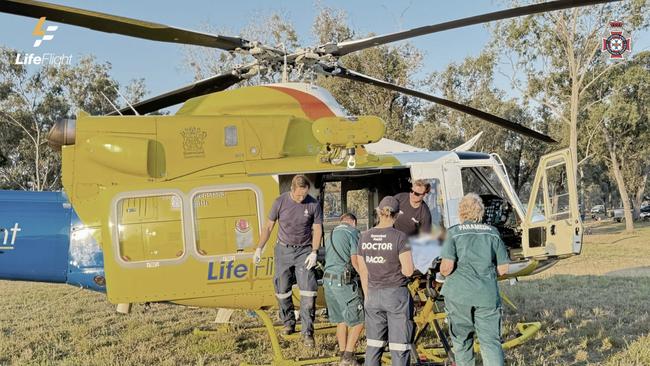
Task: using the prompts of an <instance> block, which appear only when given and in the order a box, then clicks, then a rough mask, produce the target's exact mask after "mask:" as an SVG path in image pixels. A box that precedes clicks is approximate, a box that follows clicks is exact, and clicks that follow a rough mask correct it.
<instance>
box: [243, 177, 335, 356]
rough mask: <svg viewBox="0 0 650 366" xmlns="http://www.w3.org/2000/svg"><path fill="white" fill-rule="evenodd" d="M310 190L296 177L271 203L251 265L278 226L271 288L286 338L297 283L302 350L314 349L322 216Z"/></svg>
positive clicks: (291, 325) (292, 319)
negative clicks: (294, 288)
mask: <svg viewBox="0 0 650 366" xmlns="http://www.w3.org/2000/svg"><path fill="white" fill-rule="evenodd" d="M309 188H310V183H309V180H307V177H305V176H304V175H296V176H295V177H293V180H292V181H291V191H289V192H286V193H283V194H281V195H280V196H279V197H278V198H277V199H276V200H275V202H273V206H271V211H270V213H269V216H268V220H266V223H265V224H264V227H263V228H262V232H261V234H260V241H259V244H258V246H257V249H256V250H255V254H254V256H253V261H254V262H255V263H256V264H257V263H259V262H260V261H261V258H262V251H263V250H264V246H265V245H266V242H267V241H268V240H269V237H270V235H271V231H272V230H273V228H274V227H275V223H276V222H277V223H278V226H279V229H278V242H277V243H276V245H275V252H274V256H275V266H274V267H275V275H274V277H273V284H274V287H275V296H276V297H277V299H278V303H279V306H280V318H281V319H282V322H283V323H284V328H283V329H282V333H283V334H285V335H289V334H291V333H293V332H294V331H295V326H296V318H295V315H294V306H293V300H292V299H291V295H292V290H291V287H292V286H293V285H294V283H295V282H297V283H298V288H299V289H300V319H301V323H302V329H301V333H302V340H303V344H304V345H305V346H308V347H313V346H314V345H315V341H314V318H315V315H316V312H315V302H316V294H317V291H318V283H317V282H316V273H315V271H314V267H315V266H316V257H317V254H316V253H317V251H318V248H319V247H320V241H321V237H322V234H323V227H322V226H323V213H322V211H321V207H320V204H319V203H318V201H317V200H316V199H315V198H314V197H312V196H310V195H309V194H308V192H309Z"/></svg>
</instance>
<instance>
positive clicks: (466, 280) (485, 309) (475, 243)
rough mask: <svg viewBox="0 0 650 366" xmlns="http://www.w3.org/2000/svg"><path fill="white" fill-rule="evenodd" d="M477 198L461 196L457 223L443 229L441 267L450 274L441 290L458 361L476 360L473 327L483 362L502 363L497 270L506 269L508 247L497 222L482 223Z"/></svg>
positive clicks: (495, 365) (459, 363)
mask: <svg viewBox="0 0 650 366" xmlns="http://www.w3.org/2000/svg"><path fill="white" fill-rule="evenodd" d="M483 212H484V207H483V202H482V201H481V198H480V197H479V196H478V195H476V194H474V193H470V194H468V195H466V196H465V197H463V199H462V200H461V201H460V207H459V210H458V216H459V221H460V222H461V224H459V225H455V226H452V227H451V228H449V230H448V231H447V238H446V239H445V242H444V244H443V247H442V263H441V267H440V273H442V275H444V276H448V277H447V279H446V281H445V284H444V286H443V287H442V294H443V295H444V296H445V309H446V311H447V318H448V320H449V331H450V333H451V340H452V343H453V352H454V357H455V361H456V365H457V366H467V365H474V351H473V344H474V332H476V335H477V336H478V341H479V343H480V345H481V358H482V359H483V365H485V366H499V365H503V362H504V361H503V349H502V348H501V301H500V298H499V287H498V285H497V274H498V275H499V276H500V275H503V274H505V273H507V272H508V262H509V259H508V252H507V251H506V247H505V245H504V244H503V241H502V240H501V237H500V236H499V232H498V231H497V229H496V228H494V227H492V226H490V225H485V224H482V223H481V220H482V218H483Z"/></svg>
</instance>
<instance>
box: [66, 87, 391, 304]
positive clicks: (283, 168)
mask: <svg viewBox="0 0 650 366" xmlns="http://www.w3.org/2000/svg"><path fill="white" fill-rule="evenodd" d="M330 107H331V106H328V104H326V103H324V102H323V101H321V100H320V99H318V98H316V97H315V96H313V95H310V94H309V93H306V92H304V91H300V90H296V89H291V88H285V87H282V86H271V87H251V88H242V89H238V90H232V91H227V92H222V93H215V94H211V95H206V96H203V97H199V98H195V99H192V100H190V101H188V102H186V104H185V105H184V107H183V108H182V109H181V110H179V112H178V113H177V114H176V115H174V116H136V117H90V116H87V115H85V114H80V116H79V118H78V120H77V124H76V125H77V130H76V144H75V145H70V146H64V147H63V152H62V157H63V175H64V176H63V184H64V187H65V189H66V191H67V192H68V195H69V197H70V200H71V202H72V204H73V205H74V208H75V210H76V212H77V213H78V215H79V217H80V218H81V220H82V221H83V222H84V223H85V224H87V225H93V226H101V232H100V233H98V235H97V237H96V239H97V240H98V241H99V242H100V245H101V246H102V248H103V252H104V264H105V271H106V279H107V293H108V297H109V300H110V301H111V302H113V303H130V302H142V301H173V302H177V303H183V304H193V305H202V306H216V307H220V306H221V307H239V308H262V307H269V306H273V305H275V304H276V300H275V296H274V290H273V283H272V276H273V273H274V268H273V249H274V245H275V240H276V239H275V238H276V233H275V231H274V232H273V233H272V237H271V239H270V240H269V242H268V245H267V248H266V250H265V253H264V255H265V257H264V258H263V259H262V262H261V263H260V264H259V265H257V266H255V265H253V264H252V260H251V256H252V253H253V252H254V249H255V245H256V244H257V242H258V240H259V233H260V228H261V226H262V225H263V222H264V220H266V216H267V215H268V211H269V209H270V207H271V205H272V203H273V201H274V200H275V198H276V197H277V196H278V194H279V193H280V187H279V183H278V175H283V174H294V173H310V172H328V171H341V170H345V166H344V165H343V164H340V165H333V164H331V163H327V162H324V161H321V160H320V159H319V158H318V157H317V156H318V154H319V151H321V149H322V148H323V145H322V143H321V142H319V141H318V140H317V139H316V138H315V137H314V134H313V132H312V125H313V122H314V121H316V120H319V119H323V118H324V120H322V121H330V122H329V123H330V124H332V125H333V126H334V124H339V125H341V126H345V125H346V123H348V122H349V121H345V120H342V119H340V118H339V117H336V116H335V114H334V112H333V109H331V108H330ZM350 121H351V120H350ZM321 123H324V122H321ZM375 124H376V123H375ZM361 125H362V124H359V126H361ZM337 126H338V125H337ZM322 127H323V128H325V129H327V128H328V126H327V123H324V124H323V126H322ZM335 128H336V127H335ZM361 130H363V129H361ZM361 130H359V131H358V132H357V133H355V134H353V135H354V136H357V135H361V134H364V133H366V131H365V130H364V131H361ZM331 132H336V133H334V134H332V133H331ZM331 132H330V135H331V136H334V137H336V138H337V139H340V140H341V141H343V140H345V141H347V140H348V138H347V136H345V135H341V134H338V132H340V131H334V130H331ZM373 133H374V132H373ZM330 135H328V136H330ZM340 136H343V137H340ZM339 137H340V138H339ZM364 138H365V137H364ZM373 138H374V137H373ZM337 141H338V140H337ZM350 141H353V142H354V141H357V140H356V138H352V139H350ZM356 158H357V168H392V167H397V166H400V163H399V161H398V160H397V159H395V158H393V157H391V156H388V155H386V156H374V155H369V154H367V153H366V152H365V150H364V149H363V148H362V147H360V146H359V147H358V149H357V155H356Z"/></svg>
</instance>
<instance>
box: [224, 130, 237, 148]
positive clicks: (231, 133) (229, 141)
mask: <svg viewBox="0 0 650 366" xmlns="http://www.w3.org/2000/svg"><path fill="white" fill-rule="evenodd" d="M223 135H224V139H225V141H224V145H226V146H237V143H238V142H237V140H238V138H237V126H226V127H225V128H224V134H223Z"/></svg>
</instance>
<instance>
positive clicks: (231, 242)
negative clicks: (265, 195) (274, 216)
mask: <svg viewBox="0 0 650 366" xmlns="http://www.w3.org/2000/svg"><path fill="white" fill-rule="evenodd" d="M192 208H193V210H194V233H195V238H196V250H197V252H198V254H199V255H202V256H217V255H228V254H235V253H240V252H243V251H246V250H247V249H251V248H252V247H253V245H254V243H256V242H257V240H258V239H259V222H258V216H257V213H258V207H257V195H256V193H255V191H253V190H251V189H233V190H205V191H200V192H198V193H196V194H195V195H194V196H193V198H192Z"/></svg>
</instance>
